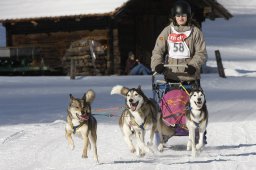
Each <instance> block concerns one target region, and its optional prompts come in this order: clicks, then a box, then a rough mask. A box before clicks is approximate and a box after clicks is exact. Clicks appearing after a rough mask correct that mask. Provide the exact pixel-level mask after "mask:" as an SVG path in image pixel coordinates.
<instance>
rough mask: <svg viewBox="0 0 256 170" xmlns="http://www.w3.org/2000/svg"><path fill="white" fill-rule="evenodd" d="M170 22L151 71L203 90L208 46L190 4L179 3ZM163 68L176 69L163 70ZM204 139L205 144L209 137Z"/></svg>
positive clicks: (159, 42)
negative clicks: (202, 77)
mask: <svg viewBox="0 0 256 170" xmlns="http://www.w3.org/2000/svg"><path fill="white" fill-rule="evenodd" d="M170 20H171V22H170V24H169V25H168V26H167V27H165V28H164V29H163V30H162V32H161V33H160V35H159V36H158V38H157V40H156V43H155V47H154V49H153V51H152V57H151V69H152V70H153V71H155V72H157V73H159V74H163V75H164V78H165V80H166V81H167V82H171V83H177V82H182V84H190V85H192V86H197V87H200V78H201V77H200V69H201V66H202V65H203V64H204V63H205V62H206V59H207V53H206V45H205V40H204V36H203V33H202V31H201V30H200V29H199V27H198V26H197V24H196V22H195V21H194V20H192V12H191V6H190V5H189V3H188V2H187V1H182V0H180V1H177V2H176V3H175V5H174V7H173V8H172V10H171V19H170ZM165 54H167V56H168V58H165ZM166 61H167V62H166ZM164 64H168V65H173V67H164ZM179 65H183V66H179ZM204 138H205V143H206V136H205V137H204Z"/></svg>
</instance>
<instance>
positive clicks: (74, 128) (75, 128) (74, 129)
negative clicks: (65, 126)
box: [73, 121, 86, 134]
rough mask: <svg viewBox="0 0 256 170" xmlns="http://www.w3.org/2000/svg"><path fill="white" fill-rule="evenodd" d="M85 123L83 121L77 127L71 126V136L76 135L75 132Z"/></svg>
mask: <svg viewBox="0 0 256 170" xmlns="http://www.w3.org/2000/svg"><path fill="white" fill-rule="evenodd" d="M85 123H86V122H85V121H84V122H81V123H80V124H79V125H77V126H73V134H75V133H76V130H77V129H79V128H80V127H81V126H83V125H84V124H85Z"/></svg>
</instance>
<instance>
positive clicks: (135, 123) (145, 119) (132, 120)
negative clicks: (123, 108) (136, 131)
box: [128, 110, 147, 130]
mask: <svg viewBox="0 0 256 170" xmlns="http://www.w3.org/2000/svg"><path fill="white" fill-rule="evenodd" d="M128 113H129V115H130V116H131V121H130V122H129V125H135V126H138V127H139V128H141V129H142V130H145V128H144V125H145V123H146V121H147V116H146V117H145V118H144V121H143V123H142V124H141V125H139V124H138V123H137V122H136V121H135V118H134V116H133V115H132V114H131V112H130V111H129V110H128ZM130 128H131V127H130Z"/></svg>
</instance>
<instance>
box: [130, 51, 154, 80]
mask: <svg viewBox="0 0 256 170" xmlns="http://www.w3.org/2000/svg"><path fill="white" fill-rule="evenodd" d="M125 73H126V74H128V75H150V74H151V70H150V69H149V68H147V67H146V66H144V65H143V64H142V63H141V62H140V61H139V60H138V59H136V58H135V55H134V54H133V52H131V51H130V52H129V54H128V59H127V61H126V68H125Z"/></svg>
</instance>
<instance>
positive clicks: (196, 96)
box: [186, 87, 208, 157]
mask: <svg viewBox="0 0 256 170" xmlns="http://www.w3.org/2000/svg"><path fill="white" fill-rule="evenodd" d="M189 104H190V108H191V110H188V112H187V114H186V126H187V128H188V130H189V140H188V143H187V150H192V156H193V157H195V156H196V150H200V149H201V148H202V147H203V145H204V141H203V140H204V139H203V138H204V132H205V131H206V126H207V124H208V111H207V107H206V99H205V95H204V92H203V90H202V88H200V87H199V88H196V89H192V91H191V92H190V100H189ZM197 128H198V131H199V139H198V144H196V142H195V133H196V129H197Z"/></svg>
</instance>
